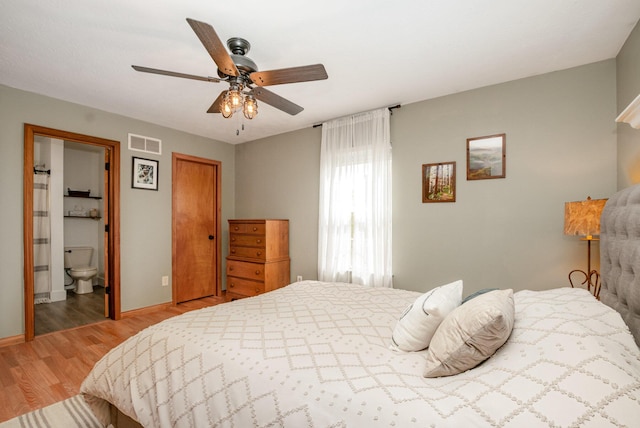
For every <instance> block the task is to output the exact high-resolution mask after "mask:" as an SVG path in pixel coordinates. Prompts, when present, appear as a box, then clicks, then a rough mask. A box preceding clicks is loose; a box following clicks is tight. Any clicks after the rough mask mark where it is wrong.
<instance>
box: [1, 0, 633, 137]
mask: <svg viewBox="0 0 640 428" xmlns="http://www.w3.org/2000/svg"><path fill="white" fill-rule="evenodd" d="M187 17H189V18H193V19H196V20H199V21H204V22H207V23H209V24H211V25H212V26H213V27H214V28H215V30H216V32H217V33H218V35H219V37H220V39H222V40H223V41H226V40H227V39H228V38H230V37H234V36H237V37H243V38H245V39H247V40H249V42H250V43H251V45H252V47H251V51H250V52H249V53H248V55H247V56H249V57H250V58H251V59H253V60H254V61H255V62H256V63H257V64H258V67H259V68H260V70H270V69H278V68H286V67H292V66H299V65H308V64H316V63H322V64H324V66H325V68H326V70H327V73H328V75H329V79H328V80H321V81H317V82H306V83H295V84H288V85H279V86H272V87H269V89H270V90H272V91H273V92H275V93H277V94H278V95H281V96H283V97H285V98H287V99H289V100H291V101H293V102H294V103H296V104H299V105H301V106H303V107H304V108H305V110H304V111H303V112H302V113H300V114H298V115H296V116H290V115H288V114H286V113H283V112H281V111H279V110H276V109H275V108H273V107H270V106H268V105H266V104H264V103H261V104H260V108H259V114H258V116H257V117H256V118H255V119H254V120H252V121H248V120H245V119H243V118H242V119H241V118H240V117H242V115H241V114H240V115H237V116H240V117H237V116H234V117H233V118H231V119H224V118H223V117H222V116H221V115H219V114H208V113H206V111H207V109H208V108H209V106H210V105H211V103H212V102H213V100H214V99H215V98H216V97H217V96H218V94H219V93H220V91H221V90H223V89H225V88H226V87H227V86H228V85H227V84H226V83H209V82H201V81H196V80H187V79H180V78H175V77H166V76H159V75H153V74H147V73H139V72H136V71H134V70H133V69H132V68H131V65H132V64H135V65H142V66H146V67H152V68H159V69H164V70H170V71H177V72H182V73H188V74H195V75H201V76H217V72H216V66H215V64H214V62H213V60H212V59H211V57H210V56H209V54H208V53H207V51H206V50H205V49H204V47H203V46H202V44H201V43H200V41H199V40H198V38H197V37H196V35H195V33H194V32H193V31H192V30H191V27H190V26H189V25H188V24H187V22H186V18H187ZM639 18H640V0H484V1H482V0H449V1H445V0H395V1H389V0H385V1H382V0H318V1H314V2H304V1H300V0H271V1H265V0H261V1H257V0H244V1H242V2H239V1H235V2H234V1H225V2H222V1H212V0H210V1H204V0H172V1H168V0H164V1H162V0H91V1H88V0H46V1H43V0H2V1H1V2H0V83H1V84H4V85H7V86H10V87H14V88H18V89H23V90H27V91H32V92H36V93H39V94H43V95H47V96H51V97H54V98H59V99H63V100H67V101H71V102H74V103H78V104H83V105H86V106H91V107H95V108H98V109H101V110H105V111H109V112H114V113H118V114H121V115H125V116H129V117H133V118H136V119H141V120H144V121H148V122H152V123H156V124H159V125H163V126H167V127H170V128H174V129H179V130H182V131H186V132H190V133H193V134H197V135H202V136H205V137H208V138H213V139H216V140H220V141H225V142H229V143H240V142H245V141H250V140H254V139H258V138H262V137H267V136H271V135H276V134H280V133H283V132H287V131H292V130H296V129H301V128H304V127H309V126H312V125H314V124H317V123H322V122H323V121H326V120H329V119H333V118H336V117H340V116H345V115H349V114H353V113H358V112H362V111H366V110H371V109H374V108H379V107H384V106H391V105H395V104H398V103H400V104H407V103H412V102H416V101H421V100H425V99H430V98H434V97H439V96H443V95H447V94H452V93H456V92H460V91H465V90H469V89H473V88H478V87H482V86H487V85H491V84H495V83H500V82H505V81H510V80H514V79H519V78H523V77H528V76H533V75H538V74H542V73H547V72H550V71H555V70H562V69H566V68H570V67H575V66H578V65H582V64H588V63H592V62H596V61H601V60H605V59H609V58H614V57H615V56H616V55H617V53H618V52H619V50H620V48H621V47H622V45H623V44H624V41H625V40H626V39H627V37H628V36H629V34H630V32H631V30H632V29H633V27H634V26H635V24H636V23H637V22H638V19H639ZM243 123H244V125H245V129H244V130H243V131H240V134H239V135H236V131H237V130H238V129H240V128H241V126H242V124H243ZM131 132H134V133H135V132H136V130H135V129H131Z"/></svg>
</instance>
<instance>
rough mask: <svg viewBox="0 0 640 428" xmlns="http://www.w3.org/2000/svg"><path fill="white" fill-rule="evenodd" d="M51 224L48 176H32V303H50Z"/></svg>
mask: <svg viewBox="0 0 640 428" xmlns="http://www.w3.org/2000/svg"><path fill="white" fill-rule="evenodd" d="M50 264H51V223H50V217H49V174H34V176H33V269H34V272H33V291H34V295H35V296H34V298H35V301H34V303H36V304H38V303H51V269H50Z"/></svg>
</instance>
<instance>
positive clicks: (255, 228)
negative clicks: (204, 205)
mask: <svg viewBox="0 0 640 428" xmlns="http://www.w3.org/2000/svg"><path fill="white" fill-rule="evenodd" d="M265 231H266V228H265V225H264V223H231V222H229V232H231V233H234V232H235V233H250V234H254V235H264V234H265Z"/></svg>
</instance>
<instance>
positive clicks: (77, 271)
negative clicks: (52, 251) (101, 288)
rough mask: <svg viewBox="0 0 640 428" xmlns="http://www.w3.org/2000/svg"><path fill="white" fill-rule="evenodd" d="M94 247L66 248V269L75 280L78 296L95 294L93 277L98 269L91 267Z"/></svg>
mask: <svg viewBox="0 0 640 428" xmlns="http://www.w3.org/2000/svg"><path fill="white" fill-rule="evenodd" d="M92 255H93V248H92V247H64V268H65V269H66V270H67V272H68V273H69V276H70V277H71V278H73V280H74V283H75V285H76V288H75V290H74V291H75V292H76V293H77V294H87V293H93V277H95V276H96V275H97V274H98V268H96V267H91V256H92Z"/></svg>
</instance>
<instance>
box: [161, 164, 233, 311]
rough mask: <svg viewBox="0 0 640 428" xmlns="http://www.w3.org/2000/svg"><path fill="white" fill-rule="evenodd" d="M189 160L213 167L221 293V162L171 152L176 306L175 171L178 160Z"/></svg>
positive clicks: (218, 288)
mask: <svg viewBox="0 0 640 428" xmlns="http://www.w3.org/2000/svg"><path fill="white" fill-rule="evenodd" d="M179 160H182V161H189V162H198V163H203V164H207V165H211V166H213V167H214V169H215V171H214V174H215V177H216V186H215V192H216V196H215V198H216V200H215V204H216V208H215V210H216V213H215V215H216V236H215V239H216V241H217V242H216V261H215V263H216V296H221V295H222V272H220V270H221V269H222V253H221V251H222V243H221V241H222V239H221V230H222V227H221V215H222V208H221V207H222V203H221V201H222V185H221V179H222V162H220V161H216V160H212V159H207V158H201V157H197V156H191V155H185V154H182V153H176V152H173V153H172V154H171V177H172V179H171V275H172V278H173V280H172V281H171V294H172V304H173V306H176V305H177V304H178V299H177V297H178V293H177V281H176V261H177V251H176V248H177V242H176V230H177V226H178V223H177V219H176V196H175V195H176V180H175V177H176V171H177V166H178V161H179Z"/></svg>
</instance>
